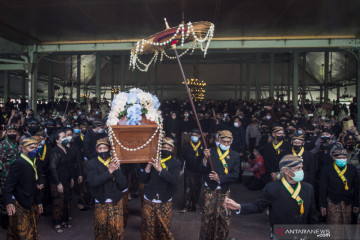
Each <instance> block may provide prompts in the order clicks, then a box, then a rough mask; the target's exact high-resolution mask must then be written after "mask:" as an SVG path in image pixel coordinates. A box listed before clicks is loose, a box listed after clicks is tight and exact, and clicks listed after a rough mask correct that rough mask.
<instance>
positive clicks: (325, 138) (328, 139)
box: [320, 136, 330, 143]
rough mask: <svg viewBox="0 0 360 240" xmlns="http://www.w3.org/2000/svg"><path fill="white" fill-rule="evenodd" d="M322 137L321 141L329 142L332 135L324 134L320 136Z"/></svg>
mask: <svg viewBox="0 0 360 240" xmlns="http://www.w3.org/2000/svg"><path fill="white" fill-rule="evenodd" d="M320 139H321V141H322V142H323V143H327V142H328V141H330V137H329V136H322V137H320Z"/></svg>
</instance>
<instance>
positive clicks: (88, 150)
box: [84, 119, 106, 160]
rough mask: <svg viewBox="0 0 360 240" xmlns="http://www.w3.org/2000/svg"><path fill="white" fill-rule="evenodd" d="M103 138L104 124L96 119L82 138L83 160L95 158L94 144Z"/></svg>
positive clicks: (104, 135)
mask: <svg viewBox="0 0 360 240" xmlns="http://www.w3.org/2000/svg"><path fill="white" fill-rule="evenodd" d="M104 137H106V134H105V129H104V122H103V121H102V120H101V119H96V120H95V121H94V122H93V124H92V129H91V130H89V131H88V133H87V134H86V135H85V136H84V153H85V160H89V159H93V158H96V157H97V152H96V142H97V140H99V139H100V138H104Z"/></svg>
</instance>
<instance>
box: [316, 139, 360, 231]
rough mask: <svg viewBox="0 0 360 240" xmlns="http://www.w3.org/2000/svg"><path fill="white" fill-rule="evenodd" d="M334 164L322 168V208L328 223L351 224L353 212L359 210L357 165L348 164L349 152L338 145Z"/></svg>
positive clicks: (333, 152)
mask: <svg viewBox="0 0 360 240" xmlns="http://www.w3.org/2000/svg"><path fill="white" fill-rule="evenodd" d="M331 156H332V159H333V164H332V165H327V166H325V167H323V169H322V170H321V176H320V191H319V192H320V193H319V200H320V203H319V205H320V210H321V214H322V215H323V216H324V217H325V216H326V222H327V223H328V224H351V212H352V211H353V212H354V213H358V212H359V182H358V173H357V171H356V168H355V166H353V165H351V164H347V152H346V149H344V148H343V147H342V146H341V145H339V146H336V147H335V148H334V149H333V150H332V152H331Z"/></svg>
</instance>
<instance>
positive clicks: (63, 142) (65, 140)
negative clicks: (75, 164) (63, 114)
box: [61, 138, 69, 147]
mask: <svg viewBox="0 0 360 240" xmlns="http://www.w3.org/2000/svg"><path fill="white" fill-rule="evenodd" d="M68 142H69V140H68V139H67V138H64V139H63V140H62V141H61V145H63V146H64V147H65V146H66V144H68Z"/></svg>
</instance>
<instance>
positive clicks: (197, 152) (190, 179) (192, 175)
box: [180, 128, 204, 213]
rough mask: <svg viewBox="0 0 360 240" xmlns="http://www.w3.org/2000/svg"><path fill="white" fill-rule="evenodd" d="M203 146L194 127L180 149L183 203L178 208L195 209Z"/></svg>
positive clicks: (199, 184)
mask: <svg viewBox="0 0 360 240" xmlns="http://www.w3.org/2000/svg"><path fill="white" fill-rule="evenodd" d="M203 152H204V147H203V145H202V142H201V141H200V131H199V129H197V128H195V129H193V130H192V131H191V138H190V141H188V142H186V143H185V144H184V147H183V149H182V151H181V153H182V161H183V163H184V171H185V173H184V174H185V175H184V203H183V207H182V209H181V210H180V212H181V213H185V212H186V211H188V210H189V211H193V212H195V211H196V204H197V202H198V200H199V194H200V190H201V180H202V174H201V173H202V168H203V166H202V160H203V158H204V153H203Z"/></svg>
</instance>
